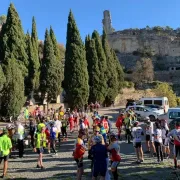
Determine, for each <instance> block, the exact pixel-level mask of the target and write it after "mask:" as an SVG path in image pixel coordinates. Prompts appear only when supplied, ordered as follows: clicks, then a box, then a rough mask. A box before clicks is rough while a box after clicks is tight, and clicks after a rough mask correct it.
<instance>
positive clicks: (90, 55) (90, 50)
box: [86, 39, 103, 102]
mask: <svg viewBox="0 0 180 180" xmlns="http://www.w3.org/2000/svg"><path fill="white" fill-rule="evenodd" d="M86 58H87V62H88V74H89V89H90V92H89V102H96V101H99V102H101V100H102V99H103V95H102V93H101V91H100V90H99V77H100V71H99V68H98V57H97V53H96V47H95V41H94V39H92V40H90V41H88V40H86Z"/></svg>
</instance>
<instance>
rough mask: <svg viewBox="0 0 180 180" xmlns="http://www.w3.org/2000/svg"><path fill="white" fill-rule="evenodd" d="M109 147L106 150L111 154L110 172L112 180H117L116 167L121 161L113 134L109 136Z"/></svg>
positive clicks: (118, 146) (117, 144) (118, 147)
mask: <svg viewBox="0 0 180 180" xmlns="http://www.w3.org/2000/svg"><path fill="white" fill-rule="evenodd" d="M110 141H111V143H110V145H109V146H108V150H109V151H110V153H111V172H112V174H113V177H114V180H118V172H117V167H118V165H119V163H120V161H121V156H120V145H119V143H118V141H117V137H116V135H115V134H114V133H112V134H111V135H110Z"/></svg>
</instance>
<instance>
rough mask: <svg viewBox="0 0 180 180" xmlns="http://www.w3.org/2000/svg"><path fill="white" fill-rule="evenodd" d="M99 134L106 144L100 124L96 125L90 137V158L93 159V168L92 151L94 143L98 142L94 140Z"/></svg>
mask: <svg viewBox="0 0 180 180" xmlns="http://www.w3.org/2000/svg"><path fill="white" fill-rule="evenodd" d="M97 136H100V137H101V139H102V144H103V145H104V144H105V143H104V138H103V136H102V135H101V134H100V128H99V126H96V127H95V128H94V131H93V135H92V136H91V137H90V138H89V140H88V159H91V169H92V168H93V158H92V153H91V147H92V146H93V145H95V144H96V142H95V141H94V138H95V137H97Z"/></svg>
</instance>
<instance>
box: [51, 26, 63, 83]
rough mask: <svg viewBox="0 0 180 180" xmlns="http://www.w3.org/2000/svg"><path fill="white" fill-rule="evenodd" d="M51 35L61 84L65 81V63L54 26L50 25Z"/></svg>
mask: <svg viewBox="0 0 180 180" xmlns="http://www.w3.org/2000/svg"><path fill="white" fill-rule="evenodd" d="M50 37H51V40H52V44H53V49H54V55H55V56H56V60H57V62H56V63H57V67H58V68H59V69H58V71H59V81H58V83H59V84H62V81H63V78H64V68H63V64H62V59H61V57H62V55H61V54H60V48H59V45H58V43H57V40H56V36H55V34H54V31H53V29H52V27H50Z"/></svg>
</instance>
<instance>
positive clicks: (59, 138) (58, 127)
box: [54, 116, 62, 145]
mask: <svg viewBox="0 0 180 180" xmlns="http://www.w3.org/2000/svg"><path fill="white" fill-rule="evenodd" d="M54 126H55V127H56V129H57V137H58V141H59V145H60V141H61V127H62V123H61V121H59V120H58V116H56V117H55V121H54Z"/></svg>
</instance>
